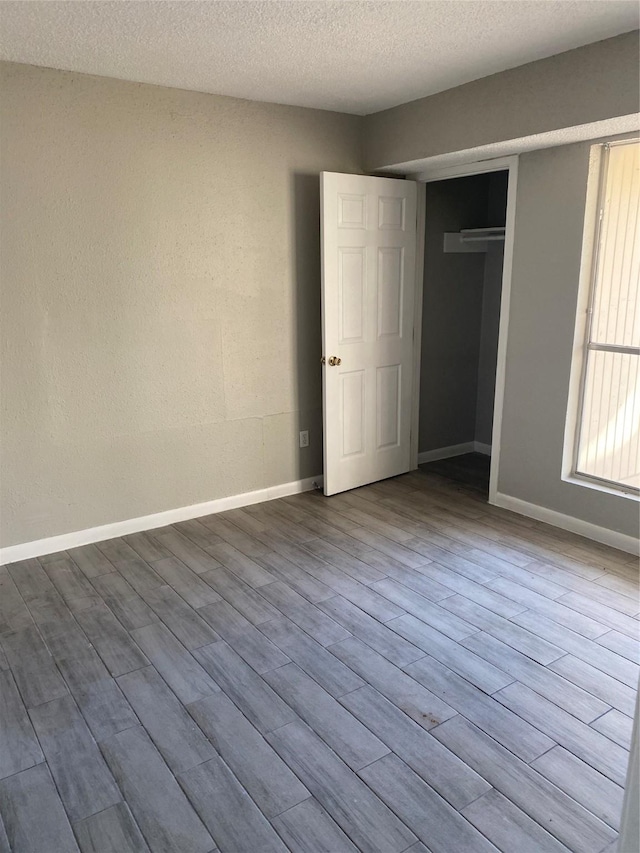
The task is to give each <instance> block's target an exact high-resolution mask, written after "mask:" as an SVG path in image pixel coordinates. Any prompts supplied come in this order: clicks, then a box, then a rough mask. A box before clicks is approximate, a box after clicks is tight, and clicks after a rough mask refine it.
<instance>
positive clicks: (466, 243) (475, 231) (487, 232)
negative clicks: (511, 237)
mask: <svg viewBox="0 0 640 853" xmlns="http://www.w3.org/2000/svg"><path fill="white" fill-rule="evenodd" d="M504 234H505V226H504V225H495V226H491V227H487V228H461V229H460V231H455V232H451V231H448V232H445V235H444V245H443V251H444V252H486V251H487V244H488V243H495V242H498V241H503V240H504Z"/></svg>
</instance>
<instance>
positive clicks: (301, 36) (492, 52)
mask: <svg viewBox="0 0 640 853" xmlns="http://www.w3.org/2000/svg"><path fill="white" fill-rule="evenodd" d="M638 10H639V7H638V4H637V2H635V0H632V1H631V2H626V0H624V2H622V0H579V2H574V1H573V0H531V1H530V0H498V2H484V0H445V2H431V0H422V2H405V0H395V2H357V0H339V2H333V1H332V0H322V2H316V0H303V1H302V2H280V0H267V2H256V0H235V2H218V0H215V2H206V0H200V2H190V0H181V2H152V0H148V2H131V0H120V2H101V0H91V2H59V0H45V2H40V0H35V2H21V1H20V2H14V0H3V2H0V58H2V59H8V60H13V61H16V62H26V63H30V64H33V65H43V66H48V67H51V68H62V69H67V70H72V71H83V72H86V73H90V74H100V75H103V76H106V77H117V78H120V79H125V80H134V81H139V82H144V83H157V84H161V85H164V86H175V87H179V88H183V89H195V90H197V91H202V92H214V93H217V94H222V95H234V96H236V97H240V98H250V99H253V100H259V101H272V102H276V103H284V104H296V105H300V106H305V107H319V108H322V109H330V110H339V111H341V112H349V113H358V114H367V113H371V112H376V111H377V110H381V109H385V108H386V107H391V106H395V105H396V104H399V103H404V102H406V101H411V100H414V99H416V98H420V97H423V96H424V95H429V94H432V93H434V92H440V91H443V90H444V89H449V88H451V87H453V86H458V85H460V84H462V83H466V82H468V81H470V80H475V79H478V78H479V77H485V76H487V75H488V74H492V73H494V72H497V71H502V70H504V69H506V68H513V67H515V66H517V65H522V64H523V63H525V62H530V61H532V60H535V59H540V58H542V57H545V56H551V55H552V54H555V53H561V52H562V51H565V50H570V49H571V48H574V47H578V46H580V45H582V44H587V43H589V42H593V41H598V40H600V39H603V38H608V37H610V36H614V35H617V34H619V33H622V32H626V31H628V30H632V29H636V28H637V27H638V25H639V20H638V19H639V11H638Z"/></svg>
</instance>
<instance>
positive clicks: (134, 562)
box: [0, 471, 640, 853]
mask: <svg viewBox="0 0 640 853" xmlns="http://www.w3.org/2000/svg"><path fill="white" fill-rule="evenodd" d="M639 612H640V603H639V599H638V569H637V565H636V563H635V561H634V559H633V558H632V557H631V556H630V555H628V554H624V553H621V552H617V551H614V550H612V549H610V548H607V547H604V546H601V545H598V544H595V543H592V542H589V541H587V540H585V539H582V538H580V537H578V536H575V535H573V534H569V533H565V532H562V531H559V530H556V529H553V528H550V527H547V526H545V525H542V524H539V523H537V522H534V521H531V520H529V519H525V518H522V517H519V516H516V515H514V514H511V513H508V512H506V511H503V510H499V509H496V508H492V507H489V506H488V505H487V504H486V503H485V502H484V500H483V498H482V496H481V495H480V494H479V493H478V492H477V491H474V490H473V489H472V488H467V487H465V486H464V485H461V484H459V483H455V482H452V481H450V480H447V479H446V478H444V477H442V476H440V475H438V474H436V473H433V472H430V471H417V472H413V473H411V474H407V475H404V476H402V477H398V478H396V479H393V480H387V481H384V482H382V483H378V484H375V485H372V486H368V487H365V488H362V489H358V490H356V491H353V492H350V493H346V494H343V495H337V496H334V497H332V498H324V497H323V496H322V495H320V494H318V493H313V494H312V493H307V494H303V495H297V496H295V497H290V498H284V499H281V500H276V501H272V502H270V503H265V504H260V505H256V506H252V507H246V508H245V509H238V510H233V511H230V512H226V513H223V514H220V515H215V516H209V517H206V518H201V519H199V520H197V521H189V522H185V523H182V524H176V525H174V526H173V527H168V528H164V529H161V530H153V531H149V532H148V533H138V534H134V535H131V536H126V537H124V538H123V539H116V540H112V541H109V542H102V543H100V544H98V545H88V546H86V547H83V548H78V549H73V550H71V551H69V552H68V553H67V552H63V553H58V554H51V555H49V556H47V557H42V558H40V559H38V560H35V559H34V560H26V561H24V562H21V563H14V564H12V565H9V566H5V567H2V568H0V720H1V721H2V725H1V726H0V814H1V816H2V821H1V822H0V851H7V850H12V851H15V853H23V851H31V853H73V851H77V850H81V851H83V853H90V852H91V853H127V851H153V853H211V851H214V850H220V851H222V853H269V851H287V850H289V851H297V853H322V851H324V853H342V852H343V851H344V853H347V851H356V850H360V851H367V853H401V851H412V853H420V851H422V853H424V851H432V853H462V851H464V853H467V851H491V850H496V849H498V850H502V851H505V853H513V851H517V853H538V851H563V850H572V851H576V853H582V851H584V853H598V851H604V850H607V851H610V850H613V849H615V841H616V837H617V829H618V826H619V817H620V809H621V804H622V795H623V785H624V780H625V771H626V766H627V754H628V753H627V750H628V747H629V740H630V735H631V717H632V714H633V707H634V701H635V693H636V690H637V685H638V671H639V663H640V657H639V645H638V629H639V627H640V624H639V622H638V615H639Z"/></svg>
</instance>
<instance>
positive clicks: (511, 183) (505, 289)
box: [408, 154, 518, 504]
mask: <svg viewBox="0 0 640 853" xmlns="http://www.w3.org/2000/svg"><path fill="white" fill-rule="evenodd" d="M504 171H506V172H508V173H509V179H508V188H507V217H506V223H505V225H506V227H505V240H504V262H503V267H502V296H501V300H500V325H499V330H498V360H497V365H496V389H495V395H494V398H493V431H492V435H491V469H490V473H489V503H490V504H495V503H496V494H497V492H498V470H499V466H500V442H501V440H502V410H503V405H504V386H505V374H506V362H507V335H508V331H509V306H510V302H511V274H512V269H513V244H514V238H515V221H516V191H517V184H518V155H517V154H516V155H512V156H509V157H499V158H496V159H495V160H483V161H481V162H475V163H463V164H460V165H458V166H449V167H445V168H441V169H433V170H431V171H426V172H420V173H417V174H413V175H409V176H408V177H409V178H410V179H412V180H414V181H417V182H418V183H419V184H422V186H419V187H418V217H417V219H418V223H417V227H418V244H417V252H416V301H415V311H416V313H415V320H414V329H413V340H414V374H413V377H414V379H413V381H414V398H413V412H412V417H413V421H412V425H411V427H412V428H411V460H412V465H413V467H414V468H417V467H418V430H419V422H420V364H421V359H422V300H423V286H424V259H425V258H424V252H425V246H424V240H425V223H426V186H425V185H426V184H427V183H431V182H432V181H444V180H448V179H450V178H466V177H469V176H471V175H481V174H484V173H486V172H504Z"/></svg>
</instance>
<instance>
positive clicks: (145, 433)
mask: <svg viewBox="0 0 640 853" xmlns="http://www.w3.org/2000/svg"><path fill="white" fill-rule="evenodd" d="M0 73H1V75H2V77H1V82H2V112H3V120H2V127H1V131H0V132H1V144H2V162H1V172H0V193H1V199H2V207H3V222H2V232H1V240H2V256H1V277H2V311H1V322H2V335H1V344H2V377H1V378H2V421H1V429H2V436H3V443H2V454H1V458H0V463H1V468H0V488H1V496H0V502H1V505H2V513H1V516H0V525H1V528H0V529H1V540H0V541H1V544H2V545H3V546H9V545H13V544H17V543H21V542H27V541H32V540H35V539H39V538H44V537H48V536H53V535H56V534H61V533H66V532H71V531H74V530H80V529H84V528H87V527H92V526H95V525H100V524H107V523H110V522H116V521H120V520H124V519H127V518H133V517H138V516H142V515H146V514H150V513H154V512H160V511H163V510H167V509H173V508H175V507H180V506H187V505H190V504H193V503H198V502H201V501H207V500H212V499H215V498H219V497H224V496H227V495H233V494H238V493H242V492H246V491H251V490H254V489H260V488H264V487H266V486H270V485H276V484H278V483H283V482H289V481H290V480H295V479H299V478H303V477H307V476H313V475H316V474H318V473H319V472H320V471H321V469H322V436H321V420H322V419H321V373H320V361H319V359H320V354H321V353H320V252H319V180H318V174H319V172H320V171H321V170H330V171H345V172H360V171H361V159H360V119H358V118H356V117H354V116H346V115H340V114H337V113H330V112H322V111H316V110H308V109H300V108H294V107H282V106H276V105H269V104H258V103H253V102H250V101H241V100H236V99H232V98H224V97H217V96H214V95H203V94H198V93H194V92H185V91H180V90H176V89H163V88H161V87H155V86H146V85H140V84H132V83H126V82H121V81H116V80H109V79H106V78H98V77H90V76H86V75H80V74H72V73H66V72H60V71H51V70H48V69H41V68H34V67H31V66H25V65H15V64H8V63H5V64H2V66H1V67H0ZM300 429H309V430H310V434H311V446H310V447H309V448H308V449H304V450H300V449H299V448H298V437H297V432H298V430H300Z"/></svg>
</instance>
